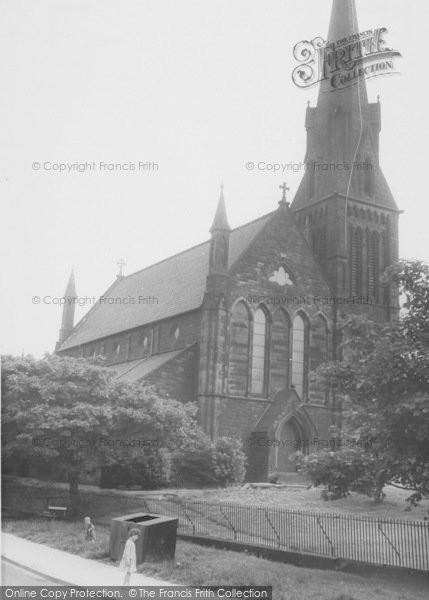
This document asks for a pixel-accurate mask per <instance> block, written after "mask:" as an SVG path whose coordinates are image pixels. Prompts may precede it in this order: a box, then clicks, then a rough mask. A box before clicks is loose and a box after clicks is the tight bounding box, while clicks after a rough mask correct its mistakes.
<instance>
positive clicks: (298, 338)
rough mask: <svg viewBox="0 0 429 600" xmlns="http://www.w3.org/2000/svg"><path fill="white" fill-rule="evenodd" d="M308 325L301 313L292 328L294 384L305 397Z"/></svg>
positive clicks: (299, 393)
mask: <svg viewBox="0 0 429 600" xmlns="http://www.w3.org/2000/svg"><path fill="white" fill-rule="evenodd" d="M306 363H307V325H306V322H305V321H304V319H303V317H302V316H301V315H297V316H296V317H295V319H294V321H293V330H292V385H293V386H294V387H295V390H296V393H297V394H298V396H299V397H300V398H301V399H303V398H304V396H305V393H306V389H305V388H306V385H305V383H306V376H307V372H306V371H307V368H306V367H307V364H306Z"/></svg>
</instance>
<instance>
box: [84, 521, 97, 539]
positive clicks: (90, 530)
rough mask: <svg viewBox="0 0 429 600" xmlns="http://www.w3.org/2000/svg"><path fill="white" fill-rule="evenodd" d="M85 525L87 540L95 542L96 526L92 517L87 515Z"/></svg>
mask: <svg viewBox="0 0 429 600" xmlns="http://www.w3.org/2000/svg"><path fill="white" fill-rule="evenodd" d="M83 522H84V526H85V540H86V541H88V542H92V543H93V544H94V543H95V526H94V524H93V522H92V521H91V519H90V517H85V518H84V520H83Z"/></svg>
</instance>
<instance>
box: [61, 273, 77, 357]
mask: <svg viewBox="0 0 429 600" xmlns="http://www.w3.org/2000/svg"><path fill="white" fill-rule="evenodd" d="M64 299H65V303H64V306H63V316H62V319H61V329H60V334H59V338H58V342H57V345H56V350H58V348H59V347H60V346H61V345H62V344H63V343H64V342H65V341H66V339H67V338H68V337H69V336H70V334H71V333H72V331H73V327H74V313H75V309H76V299H77V294H76V283H75V279H74V270H73V269H72V272H71V274H70V279H69V282H68V284H67V287H66V291H65V292H64Z"/></svg>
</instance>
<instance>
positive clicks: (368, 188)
mask: <svg viewBox="0 0 429 600" xmlns="http://www.w3.org/2000/svg"><path fill="white" fill-rule="evenodd" d="M363 176H364V189H365V194H366V195H367V196H372V195H373V193H374V166H373V164H372V160H371V157H369V156H367V157H366V159H365V162H364V164H363Z"/></svg>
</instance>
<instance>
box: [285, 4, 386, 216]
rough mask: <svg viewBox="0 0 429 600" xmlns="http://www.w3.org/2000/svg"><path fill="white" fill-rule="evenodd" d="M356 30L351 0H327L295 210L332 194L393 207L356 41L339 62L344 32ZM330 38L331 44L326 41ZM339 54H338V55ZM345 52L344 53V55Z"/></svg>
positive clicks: (376, 111) (377, 117)
mask: <svg viewBox="0 0 429 600" xmlns="http://www.w3.org/2000/svg"><path fill="white" fill-rule="evenodd" d="M358 33H359V25H358V19H357V15H356V4H355V0H333V3H332V12H331V20H330V25H329V34H328V40H327V46H326V48H325V55H324V76H325V77H324V79H322V81H321V83H320V87H319V96H318V101H317V106H315V107H310V106H308V107H307V113H306V123H305V125H306V129H307V152H306V156H305V163H306V165H307V169H306V172H305V175H304V178H303V180H302V181H301V184H300V187H299V189H298V191H297V193H296V196H295V198H294V201H293V203H292V210H295V211H296V210H301V209H304V208H305V207H308V206H310V205H313V204H316V203H318V202H320V201H321V200H323V199H327V198H329V197H332V196H334V195H339V196H342V197H344V198H349V199H351V198H356V199H358V200H363V201H364V202H366V203H371V204H379V205H382V206H384V207H386V208H388V209H390V210H397V206H396V203H395V200H394V198H393V196H392V193H391V191H390V189H389V186H388V184H387V182H386V180H385V178H384V175H383V173H382V172H381V169H380V166H379V133H380V130H381V105H380V103H379V102H375V103H369V102H368V96H367V89H366V82H365V76H364V75H362V74H361V75H359V69H361V68H362V65H363V63H362V60H360V59H359V56H360V54H361V53H362V54H363V50H362V47H360V46H359V44H358V43H357V42H356V43H355V44H354V45H353V48H354V49H353V50H352V49H351V47H349V51H350V56H352V57H353V60H354V65H351V63H350V61H349V62H348V66H349V67H351V68H350V69H349V70H347V68H346V67H345V66H344V61H343V60H342V58H343V59H344V57H345V56H346V55H347V52H348V50H347V48H348V46H347V44H344V43H343V44H342V45H341V44H340V46H338V42H340V41H341V40H345V39H346V40H348V39H349V38H350V36H352V35H356V34H358ZM332 44H334V46H332ZM341 57H342V58H341ZM349 58H350V57H349Z"/></svg>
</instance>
